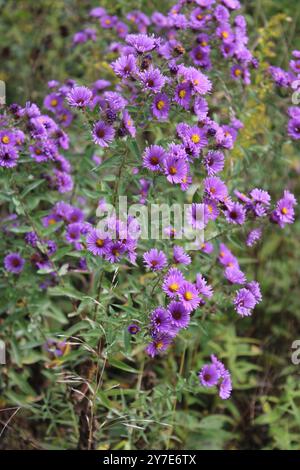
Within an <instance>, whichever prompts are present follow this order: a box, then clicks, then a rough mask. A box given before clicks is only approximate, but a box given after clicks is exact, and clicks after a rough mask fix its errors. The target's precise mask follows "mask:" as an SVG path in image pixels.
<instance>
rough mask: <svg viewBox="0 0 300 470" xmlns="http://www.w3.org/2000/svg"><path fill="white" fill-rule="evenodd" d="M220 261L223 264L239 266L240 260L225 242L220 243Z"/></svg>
mask: <svg viewBox="0 0 300 470" xmlns="http://www.w3.org/2000/svg"><path fill="white" fill-rule="evenodd" d="M219 262H220V263H221V264H222V265H223V266H229V267H232V266H236V267H237V268H238V267H239V263H238V260H237V259H236V257H235V256H234V255H233V254H232V253H231V251H230V250H229V248H227V246H226V245H224V243H221V244H220V253H219Z"/></svg>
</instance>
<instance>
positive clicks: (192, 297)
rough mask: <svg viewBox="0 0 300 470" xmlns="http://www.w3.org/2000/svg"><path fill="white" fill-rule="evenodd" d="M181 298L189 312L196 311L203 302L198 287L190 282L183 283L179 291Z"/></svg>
mask: <svg viewBox="0 0 300 470" xmlns="http://www.w3.org/2000/svg"><path fill="white" fill-rule="evenodd" d="M179 297H180V300H181V302H182V303H183V305H184V307H185V308H186V310H187V311H188V312H191V311H192V310H195V309H196V308H197V307H198V305H199V304H200V300H201V299H200V297H199V292H198V290H197V288H196V286H195V285H194V284H191V283H190V282H188V281H184V282H183V283H182V285H181V287H180V289H179Z"/></svg>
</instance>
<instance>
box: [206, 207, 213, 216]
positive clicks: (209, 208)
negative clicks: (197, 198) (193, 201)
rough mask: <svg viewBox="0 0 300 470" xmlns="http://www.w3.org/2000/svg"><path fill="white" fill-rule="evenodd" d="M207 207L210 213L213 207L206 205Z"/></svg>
mask: <svg viewBox="0 0 300 470" xmlns="http://www.w3.org/2000/svg"><path fill="white" fill-rule="evenodd" d="M207 209H208V212H209V213H210V214H211V213H212V211H213V208H212V206H207Z"/></svg>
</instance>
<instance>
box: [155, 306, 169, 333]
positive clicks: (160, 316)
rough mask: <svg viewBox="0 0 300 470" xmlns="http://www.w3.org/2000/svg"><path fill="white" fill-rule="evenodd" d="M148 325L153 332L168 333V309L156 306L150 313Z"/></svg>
mask: <svg viewBox="0 0 300 470" xmlns="http://www.w3.org/2000/svg"><path fill="white" fill-rule="evenodd" d="M150 325H151V329H152V331H153V332H154V334H158V333H168V332H169V330H170V328H171V320H170V316H169V313H168V311H167V310H166V309H165V308H163V307H158V308H156V309H155V310H153V312H152V313H151V315H150Z"/></svg>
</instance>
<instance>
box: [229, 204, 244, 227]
mask: <svg viewBox="0 0 300 470" xmlns="http://www.w3.org/2000/svg"><path fill="white" fill-rule="evenodd" d="M224 214H225V216H226V220H227V222H229V223H230V224H238V225H243V223H244V222H245V219H246V210H245V209H244V207H243V206H242V204H240V203H239V202H234V203H233V204H229V206H228V208H227V209H226V210H225V211H224Z"/></svg>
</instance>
